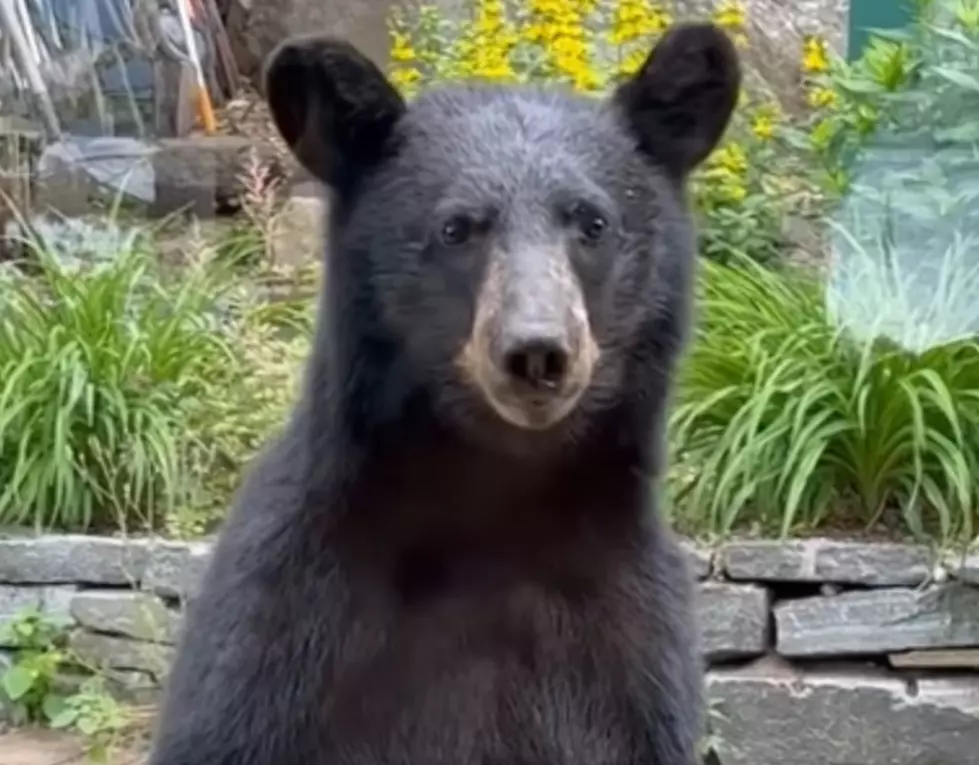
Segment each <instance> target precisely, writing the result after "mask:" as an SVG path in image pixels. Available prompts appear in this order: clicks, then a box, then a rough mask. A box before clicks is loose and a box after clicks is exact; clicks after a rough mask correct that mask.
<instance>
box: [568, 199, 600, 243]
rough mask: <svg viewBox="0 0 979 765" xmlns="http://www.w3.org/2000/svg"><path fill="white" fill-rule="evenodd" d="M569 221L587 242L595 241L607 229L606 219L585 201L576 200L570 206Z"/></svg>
mask: <svg viewBox="0 0 979 765" xmlns="http://www.w3.org/2000/svg"><path fill="white" fill-rule="evenodd" d="M570 218H571V221H572V222H573V223H574V225H575V226H577V227H578V230H579V231H580V232H581V235H582V237H584V238H585V239H586V240H587V241H589V242H597V241H598V240H599V239H601V238H602V237H603V236H604V235H605V232H606V231H607V230H608V220H607V219H606V217H605V216H604V215H602V213H600V212H599V211H598V210H596V209H595V208H594V207H593V206H592V205H590V204H588V203H586V202H578V203H576V204H575V205H573V206H572V207H571V211H570Z"/></svg>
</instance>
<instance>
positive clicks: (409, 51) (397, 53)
mask: <svg viewBox="0 0 979 765" xmlns="http://www.w3.org/2000/svg"><path fill="white" fill-rule="evenodd" d="M392 38H393V42H392V44H391V60H392V61H400V62H402V63H405V62H408V61H414V60H415V59H417V58H418V54H417V53H415V48H414V46H413V45H412V44H411V41H410V40H409V39H408V35H406V34H404V33H403V32H394V33H392Z"/></svg>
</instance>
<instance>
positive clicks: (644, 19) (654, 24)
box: [607, 0, 673, 46]
mask: <svg viewBox="0 0 979 765" xmlns="http://www.w3.org/2000/svg"><path fill="white" fill-rule="evenodd" d="M672 23H673V20H672V19H671V18H670V14H669V13H667V12H666V10H665V9H664V8H663V6H662V5H661V4H660V3H658V2H654V0H618V2H617V3H616V6H615V10H614V11H613V12H612V21H611V23H610V24H609V28H608V31H607V36H608V40H609V42H611V43H612V44H613V45H620V46H621V45H626V44H628V43H631V42H634V41H636V40H639V39H641V38H644V37H648V36H651V35H657V34H661V33H662V32H664V31H665V30H666V29H667V28H668V27H669V26H670V24H672Z"/></svg>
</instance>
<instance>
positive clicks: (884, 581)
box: [718, 539, 933, 587]
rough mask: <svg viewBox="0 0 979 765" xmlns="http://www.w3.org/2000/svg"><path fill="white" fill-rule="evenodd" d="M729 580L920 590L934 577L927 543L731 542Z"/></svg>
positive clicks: (726, 553) (724, 555) (725, 558)
mask: <svg viewBox="0 0 979 765" xmlns="http://www.w3.org/2000/svg"><path fill="white" fill-rule="evenodd" d="M718 559H719V564H720V567H721V569H722V570H723V572H724V573H725V574H726V575H727V576H728V578H730V579H733V580H735V581H759V582H811V583H817V582H818V583H824V582H832V583H838V584H852V585H864V586H871V587H890V586H900V585H906V586H914V585H918V584H921V583H923V582H925V581H926V580H927V579H928V577H929V576H930V575H931V570H932V563H933V561H932V555H931V552H930V551H929V550H928V548H927V547H925V546H922V545H904V544H897V543H890V542H873V543H870V542H868V543H864V542H844V541H837V540H832V539H807V540H791V541H785V542H782V541H775V540H758V541H745V542H731V543H729V544H726V545H724V546H723V547H722V548H721V549H720V551H719V553H718Z"/></svg>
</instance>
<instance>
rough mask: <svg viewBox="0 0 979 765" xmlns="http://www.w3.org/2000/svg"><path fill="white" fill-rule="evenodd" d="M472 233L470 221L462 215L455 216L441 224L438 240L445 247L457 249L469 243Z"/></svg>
mask: <svg viewBox="0 0 979 765" xmlns="http://www.w3.org/2000/svg"><path fill="white" fill-rule="evenodd" d="M472 232H473V223H472V221H471V220H470V219H469V218H467V217H466V216H464V215H456V216H453V217H451V218H449V219H448V220H447V221H445V223H443V224H442V229H441V231H439V239H440V240H441V241H442V244H444V245H446V246H447V247H458V246H459V245H460V244H465V243H466V242H468V241H469V239H470V237H471V236H472Z"/></svg>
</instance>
